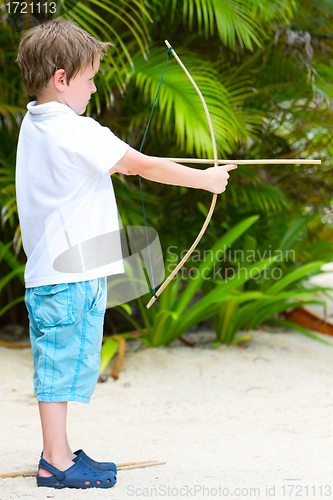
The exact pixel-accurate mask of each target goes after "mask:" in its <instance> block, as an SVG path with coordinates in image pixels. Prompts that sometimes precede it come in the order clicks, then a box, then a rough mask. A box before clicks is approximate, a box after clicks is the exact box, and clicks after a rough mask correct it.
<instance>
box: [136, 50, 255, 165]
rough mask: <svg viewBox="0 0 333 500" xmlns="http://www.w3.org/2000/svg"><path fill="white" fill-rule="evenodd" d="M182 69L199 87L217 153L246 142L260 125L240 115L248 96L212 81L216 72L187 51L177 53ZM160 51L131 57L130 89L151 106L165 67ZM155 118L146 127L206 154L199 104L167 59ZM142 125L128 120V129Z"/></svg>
mask: <svg viewBox="0 0 333 500" xmlns="http://www.w3.org/2000/svg"><path fill="white" fill-rule="evenodd" d="M177 52H179V53H181V57H182V59H183V60H184V61H185V63H186V66H187V68H188V70H189V71H190V73H191V75H192V77H193V78H194V80H195V82H196V83H197V85H198V87H199V88H200V90H201V92H202V94H203V96H204V99H205V101H206V103H207V106H208V108H209V111H210V114H211V118H212V122H213V127H214V131H215V135H216V141H217V144H218V149H219V153H220V154H225V153H231V151H232V149H233V145H234V143H235V141H238V140H241V139H245V138H248V137H249V136H251V135H253V131H254V129H255V128H256V127H258V124H259V123H260V121H261V119H262V116H260V115H259V113H257V114H256V113H253V114H252V116H250V115H249V114H247V113H245V112H243V111H242V108H241V106H242V104H243V102H244V100H245V98H246V96H247V95H248V93H249V89H248V88H244V87H243V86H242V85H240V86H239V87H236V86H235V85H234V86H233V88H231V89H230V91H229V90H228V88H227V87H225V86H224V85H223V83H222V82H221V81H220V79H219V77H218V73H217V72H216V70H215V69H214V68H213V67H212V65H210V64H209V63H208V62H207V61H204V60H202V59H200V58H199V57H198V56H197V55H195V54H193V53H192V52H190V51H188V50H186V51H185V50H179V51H177ZM165 54H166V52H165V50H162V49H161V48H154V49H152V50H151V52H150V56H149V60H148V61H144V60H142V57H140V56H139V55H137V56H134V57H133V62H134V65H135V70H136V71H135V73H134V74H133V77H134V78H135V82H136V86H137V87H138V88H139V90H140V91H141V92H142V93H143V95H144V96H146V97H147V98H149V99H150V100H151V102H153V99H154V96H155V94H156V92H157V89H158V85H159V82H160V79H161V75H162V73H163V68H164V64H165ZM157 108H158V111H159V112H158V116H157V117H156V116H155V117H154V119H153V123H152V125H154V126H155V127H157V128H159V130H160V131H161V133H162V134H163V135H164V136H170V128H173V125H172V124H173V123H174V127H175V133H176V138H177V145H178V146H179V147H180V148H181V149H182V150H183V151H187V152H188V153H190V154H194V153H195V154H196V155H198V157H208V156H210V155H212V140H211V137H210V133H209V128H208V125H207V119H206V116H205V112H204V109H203V107H202V104H201V101H200V99H199V97H198V95H197V93H196V91H195V89H194V88H193V86H192V84H191V82H190V81H189V80H188V78H187V76H186V75H185V73H184V72H183V71H182V70H181V68H180V67H179V65H178V63H177V62H176V61H174V60H173V59H170V61H169V63H168V67H167V71H166V73H165V75H164V80H163V84H162V86H161V90H160V93H159V98H158V101H157ZM137 126H142V119H141V118H140V119H139V120H138V119H137V117H133V118H132V122H131V126H130V127H131V128H135V127H137Z"/></svg>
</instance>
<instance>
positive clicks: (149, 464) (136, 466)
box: [0, 460, 166, 479]
mask: <svg viewBox="0 0 333 500" xmlns="http://www.w3.org/2000/svg"><path fill="white" fill-rule="evenodd" d="M165 464H166V462H157V461H154V460H153V461H149V462H129V463H127V464H119V465H117V469H118V470H130V469H141V468H142V467H153V465H165ZM36 474H37V471H36V470H26V471H22V472H19V471H18V472H7V473H6V474H0V479H7V478H13V477H30V476H35V475H36Z"/></svg>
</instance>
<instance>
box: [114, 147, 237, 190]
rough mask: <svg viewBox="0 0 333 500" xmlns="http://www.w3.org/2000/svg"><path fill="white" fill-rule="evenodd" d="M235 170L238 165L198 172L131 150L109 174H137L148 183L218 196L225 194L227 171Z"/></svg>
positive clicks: (197, 170)
mask: <svg viewBox="0 0 333 500" xmlns="http://www.w3.org/2000/svg"><path fill="white" fill-rule="evenodd" d="M235 168H237V165H234V164H232V165H223V166H220V167H210V168H207V169H205V170H199V169H196V168H190V167H185V166H184V165H180V164H179V163H173V162H172V161H169V160H163V159H162V158H157V157H154V156H146V155H144V154H142V153H139V151H136V150H135V149H133V148H129V149H128V151H127V152H126V153H125V155H124V156H123V157H122V158H121V160H119V162H118V163H117V165H115V166H114V167H113V168H112V169H111V170H110V174H113V173H114V172H121V173H124V174H127V175H131V174H139V175H140V176H141V177H144V178H145V179H148V180H150V181H155V182H161V183H163V184H172V185H174V186H186V187H190V188H197V189H205V190H206V191H210V192H212V193H218V194H219V193H222V192H223V191H224V190H225V188H226V185H227V184H228V178H229V174H228V171H229V170H234V169H235Z"/></svg>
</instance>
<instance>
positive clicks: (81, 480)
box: [36, 457, 117, 489]
mask: <svg viewBox="0 0 333 500" xmlns="http://www.w3.org/2000/svg"><path fill="white" fill-rule="evenodd" d="M38 467H42V468H43V469H46V470H48V471H49V472H51V473H52V474H53V476H50V477H42V476H39V475H38V474H37V475H36V479H37V486H46V487H48V488H58V489H60V488H81V489H86V488H111V487H112V486H114V485H115V484H116V482H117V478H116V476H115V474H114V473H113V472H112V471H99V470H96V469H93V468H91V467H89V465H87V464H86V463H85V462H84V460H83V459H82V458H79V459H78V460H77V461H76V462H75V463H74V464H73V465H72V466H71V467H69V468H68V469H66V470H65V471H62V470H59V469H57V468H56V467H53V465H51V464H50V463H49V462H47V461H46V460H45V459H44V458H43V457H42V458H41V459H40V461H39V465H38ZM86 481H89V482H90V484H85V482H86ZM98 482H99V483H98Z"/></svg>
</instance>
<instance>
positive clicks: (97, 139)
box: [16, 102, 129, 288]
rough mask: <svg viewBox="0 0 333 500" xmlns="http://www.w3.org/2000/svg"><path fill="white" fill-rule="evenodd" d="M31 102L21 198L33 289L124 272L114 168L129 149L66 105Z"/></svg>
mask: <svg viewBox="0 0 333 500" xmlns="http://www.w3.org/2000/svg"><path fill="white" fill-rule="evenodd" d="M35 104H36V103H35V102H30V103H29V104H28V106H27V107H28V113H27V114H26V115H25V117H24V119H23V122H22V126H21V130H20V136H19V141H18V149H17V163H16V195H17V206H18V213H19V220H20V225H21V233H22V243H23V248H24V251H25V253H26V255H27V259H28V260H27V264H26V270H25V284H26V287H27V288H30V287H35V286H40V285H50V284H56V283H67V282H77V281H85V280H90V279H94V278H101V277H103V276H108V275H113V274H119V273H123V272H124V266H123V260H122V254H121V242H120V234H119V218H118V211H117V205H116V200H115V195H114V191H113V186H112V181H111V176H110V174H109V169H110V168H112V167H113V166H114V165H115V164H116V163H117V162H118V161H119V160H120V159H121V158H122V157H123V156H124V154H125V153H126V151H127V150H128V148H129V146H128V144H126V143H125V142H123V141H121V140H120V139H118V138H117V137H116V136H115V135H114V134H113V133H112V132H111V131H110V129H109V128H107V127H102V126H101V125H100V124H99V123H98V122H96V121H95V120H93V119H92V118H88V117H83V116H78V115H77V114H76V113H75V111H73V110H72V109H71V108H70V107H68V106H67V105H65V104H61V103H58V102H49V103H46V104H40V105H38V106H36V105H35Z"/></svg>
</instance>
